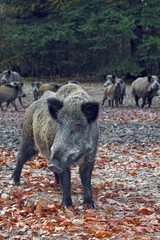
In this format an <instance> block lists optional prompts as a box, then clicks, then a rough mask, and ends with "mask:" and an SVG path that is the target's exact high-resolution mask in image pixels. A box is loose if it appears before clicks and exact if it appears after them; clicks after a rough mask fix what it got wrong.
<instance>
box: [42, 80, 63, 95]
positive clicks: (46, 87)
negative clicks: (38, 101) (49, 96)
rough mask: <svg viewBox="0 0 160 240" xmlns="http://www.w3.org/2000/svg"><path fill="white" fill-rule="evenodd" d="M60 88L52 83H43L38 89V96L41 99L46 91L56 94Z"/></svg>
mask: <svg viewBox="0 0 160 240" xmlns="http://www.w3.org/2000/svg"><path fill="white" fill-rule="evenodd" d="M60 87H61V85H59V84H54V83H44V84H42V85H41V86H40V88H39V96H40V97H41V96H42V95H43V93H44V92H46V91H48V90H49V91H52V92H57V90H58V89H59V88H60Z"/></svg>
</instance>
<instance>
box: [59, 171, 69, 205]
mask: <svg viewBox="0 0 160 240" xmlns="http://www.w3.org/2000/svg"><path fill="white" fill-rule="evenodd" d="M59 178H60V183H61V185H62V191H63V197H62V204H63V206H64V207H66V208H68V207H70V206H72V199H71V172H70V169H69V167H65V168H64V169H63V172H61V173H59Z"/></svg>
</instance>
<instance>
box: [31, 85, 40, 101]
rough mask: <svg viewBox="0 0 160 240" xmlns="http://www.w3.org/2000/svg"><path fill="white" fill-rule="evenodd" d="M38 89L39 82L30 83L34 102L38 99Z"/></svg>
mask: <svg viewBox="0 0 160 240" xmlns="http://www.w3.org/2000/svg"><path fill="white" fill-rule="evenodd" d="M39 88H40V82H38V81H35V82H33V83H32V91H33V97H34V100H35V101H36V100H37V99H38V98H39V97H40V95H39Z"/></svg>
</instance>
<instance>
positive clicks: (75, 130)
mask: <svg viewBox="0 0 160 240" xmlns="http://www.w3.org/2000/svg"><path fill="white" fill-rule="evenodd" d="M98 112H99V103H98V102H96V101H94V100H92V99H91V97H90V96H89V95H88V94H87V93H86V91H85V90H83V89H82V88H81V87H80V86H79V85H77V84H71V83H70V84H65V85H64V86H62V87H61V88H60V89H59V90H58V91H57V92H56V93H53V92H51V91H47V92H45V93H44V94H43V96H42V97H41V98H39V99H38V100H37V101H35V102H33V103H32V104H31V105H30V107H29V108H28V110H27V112H26V114H25V116H24V120H23V127H22V142H21V145H20V149H19V152H18V155H17V163H16V167H15V169H14V172H13V179H14V182H15V184H17V185H18V184H19V183H20V176H21V171H22V168H23V165H24V163H25V162H26V161H28V160H30V159H31V158H32V157H33V156H35V155H36V154H37V153H38V152H39V153H40V154H42V155H43V156H44V157H45V158H47V159H48V161H49V169H50V170H51V171H53V172H54V173H55V177H56V182H57V183H59V182H60V183H61V185H62V190H63V197H62V204H63V205H64V206H65V207H69V206H71V205H72V199H71V193H70V190H71V171H70V166H71V165H79V173H80V177H81V181H82V185H83V188H84V203H86V204H87V206H88V207H90V208H94V200H93V197H92V189H91V175H92V170H93V166H94V163H95V155H96V151H97V144H98V135H99V130H98V120H97V118H98Z"/></svg>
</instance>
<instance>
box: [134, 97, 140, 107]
mask: <svg viewBox="0 0 160 240" xmlns="http://www.w3.org/2000/svg"><path fill="white" fill-rule="evenodd" d="M134 99H135V103H136V106H137V107H139V97H138V96H137V95H135V96H134Z"/></svg>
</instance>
